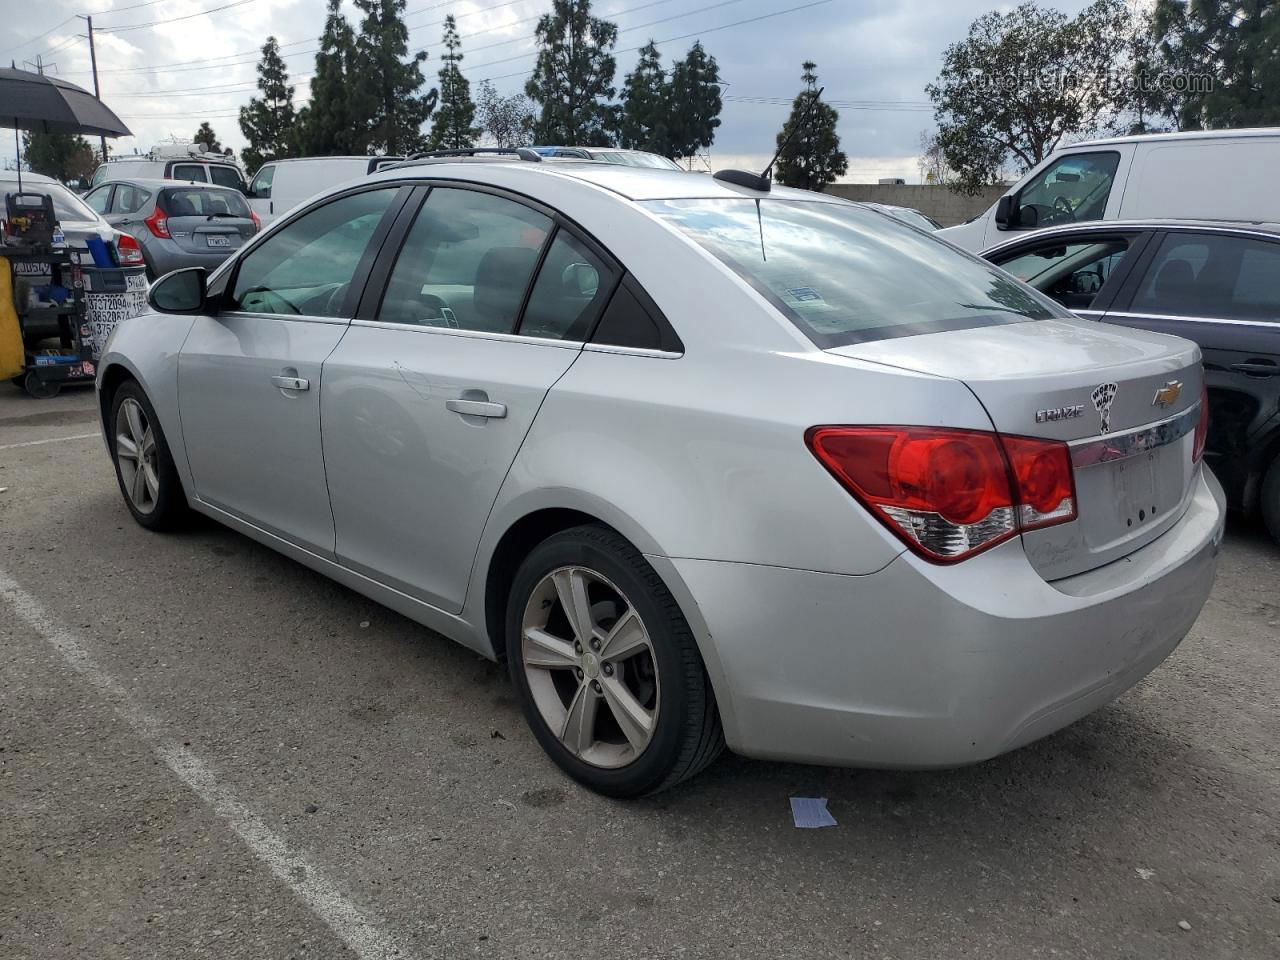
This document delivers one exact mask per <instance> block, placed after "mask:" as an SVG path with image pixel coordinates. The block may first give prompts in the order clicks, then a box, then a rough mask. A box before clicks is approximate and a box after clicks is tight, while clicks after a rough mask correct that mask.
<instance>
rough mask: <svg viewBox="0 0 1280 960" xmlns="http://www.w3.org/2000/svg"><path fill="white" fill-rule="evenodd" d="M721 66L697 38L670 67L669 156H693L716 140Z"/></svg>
mask: <svg viewBox="0 0 1280 960" xmlns="http://www.w3.org/2000/svg"><path fill="white" fill-rule="evenodd" d="M723 106H724V102H723V100H722V99H721V97H720V68H719V67H717V66H716V58H715V57H713V56H710V55H709V54H708V53H707V52H706V51H705V50H703V49H702V44H701V43H700V42H697V41H695V42H694V44H693V46H692V47H690V48H689V52H688V53H687V54H686V55H685V58H684V59H683V60H681V61H680V62H678V63H676V64H674V65H673V66H672V68H671V120H670V126H671V133H670V137H671V147H670V150H669V152H668V154H667V155H668V156H670V157H673V158H674V157H692V156H695V155H696V154H697V153H698V151H699V150H706V149H707V148H708V147H710V146H711V144H712V143H713V142H714V141H715V138H716V127H718V126H720V109H721V107H723Z"/></svg>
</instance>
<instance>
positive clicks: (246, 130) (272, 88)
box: [240, 37, 297, 171]
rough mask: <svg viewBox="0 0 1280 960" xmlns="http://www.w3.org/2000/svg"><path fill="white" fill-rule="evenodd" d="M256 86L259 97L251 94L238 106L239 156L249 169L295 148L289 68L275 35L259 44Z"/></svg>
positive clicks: (292, 151) (276, 158)
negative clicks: (244, 142) (241, 141)
mask: <svg viewBox="0 0 1280 960" xmlns="http://www.w3.org/2000/svg"><path fill="white" fill-rule="evenodd" d="M258 90H259V91H261V93H262V97H261V99H259V98H258V97H251V98H250V99H249V103H248V105H247V106H243V107H241V108H240V132H241V133H243V134H244V138H245V140H247V141H248V145H247V146H246V147H245V148H244V149H243V150H242V151H240V158H241V159H242V160H243V161H244V165H245V167H246V169H248V170H251V171H252V170H257V169H258V167H260V166H262V165H263V164H264V163H267V162H269V161H271V160H279V159H280V158H281V157H288V156H291V155H293V154H294V152H295V148H296V143H295V141H296V133H295V132H294V129H293V128H294V123H295V121H296V119H297V117H296V115H295V113H294V110H293V87H291V86H290V85H289V72H288V70H287V69H285V65H284V60H282V59H281V58H280V44H279V43H278V42H277V41H276V38H275V37H267V42H266V43H264V44H263V45H262V59H261V60H260V61H259V62H258Z"/></svg>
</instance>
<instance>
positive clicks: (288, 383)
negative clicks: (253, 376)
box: [271, 377, 311, 390]
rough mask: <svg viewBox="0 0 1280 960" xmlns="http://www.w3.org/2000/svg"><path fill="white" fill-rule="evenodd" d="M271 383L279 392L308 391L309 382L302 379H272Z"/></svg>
mask: <svg viewBox="0 0 1280 960" xmlns="http://www.w3.org/2000/svg"><path fill="white" fill-rule="evenodd" d="M271 382H272V383H273V384H274V385H275V386H277V387H279V388H280V389H281V390H310V389H311V381H310V380H305V379H303V378H302V377H272V378H271Z"/></svg>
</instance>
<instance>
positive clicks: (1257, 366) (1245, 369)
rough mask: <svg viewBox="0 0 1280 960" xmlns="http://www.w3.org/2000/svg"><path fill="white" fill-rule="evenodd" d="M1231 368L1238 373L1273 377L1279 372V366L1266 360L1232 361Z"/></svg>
mask: <svg viewBox="0 0 1280 960" xmlns="http://www.w3.org/2000/svg"><path fill="white" fill-rule="evenodd" d="M1231 369H1232V370H1235V371H1237V372H1238V373H1247V374H1248V375H1249V376H1251V377H1274V376H1275V375H1276V374H1280V367H1278V366H1276V365H1275V364H1274V363H1269V362H1268V361H1266V360H1257V361H1251V362H1249V363H1233V364H1232V365H1231Z"/></svg>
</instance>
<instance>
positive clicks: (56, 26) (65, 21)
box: [0, 14, 76, 56]
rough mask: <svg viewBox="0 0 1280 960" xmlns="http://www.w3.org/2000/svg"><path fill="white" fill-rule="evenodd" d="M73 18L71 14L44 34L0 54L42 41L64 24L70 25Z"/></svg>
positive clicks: (73, 15)
mask: <svg viewBox="0 0 1280 960" xmlns="http://www.w3.org/2000/svg"><path fill="white" fill-rule="evenodd" d="M75 18H76V17H75V14H72V15H71V16H69V17H67V19H65V20H63V21H62V23H55V24H54V25H53V26H52V27H50V28H49V29H48V30H46V31H45V32H44V33H41V34H38V35H36V36H34V37H31V38H29V39H27V40H23V41H22V42H21V43H19V44H16V45H14V46H12V47H8V48H6V49H5V50H4V51H0V52H2V53H4V54H9V53H13V51H15V50H20V49H22V48H23V47H25V46H26V45H27V44H28V43H35V42H36V41H37V40H43V39H44V38H45V37H47V36H48V35H49V34H51V33H53V31H55V30H57V29H58V28H59V27H62V26H65V25H66V24H68V23H70V22H71V21H72V20H74V19H75ZM41 56H44V54H41Z"/></svg>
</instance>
